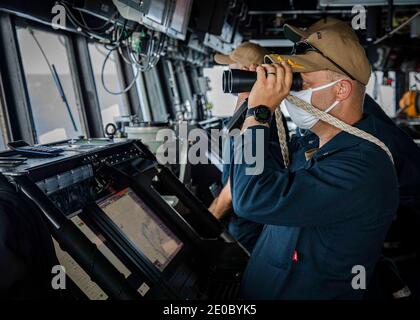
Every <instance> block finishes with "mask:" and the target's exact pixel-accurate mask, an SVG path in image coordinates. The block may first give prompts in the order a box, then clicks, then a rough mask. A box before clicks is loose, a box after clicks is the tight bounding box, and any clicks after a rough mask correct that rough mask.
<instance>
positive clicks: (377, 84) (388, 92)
mask: <svg viewBox="0 0 420 320" xmlns="http://www.w3.org/2000/svg"><path fill="white" fill-rule="evenodd" d="M388 76H389V78H390V79H392V80H393V81H392V84H391V85H384V84H383V80H384V73H383V72H382V71H373V72H372V74H371V76H370V79H369V83H368V84H367V86H366V93H367V94H369V95H370V96H371V97H372V98H374V99H375V100H376V102H377V103H378V104H379V105H380V106H381V108H382V109H383V110H384V111H385V113H386V114H387V115H388V116H389V117H394V116H395V113H396V110H395V106H396V100H395V99H396V95H395V72H393V71H390V72H388Z"/></svg>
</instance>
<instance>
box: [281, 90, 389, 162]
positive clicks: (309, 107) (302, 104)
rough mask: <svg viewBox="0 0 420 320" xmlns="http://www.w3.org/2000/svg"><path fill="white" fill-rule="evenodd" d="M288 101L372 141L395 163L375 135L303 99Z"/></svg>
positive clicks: (350, 132)
mask: <svg viewBox="0 0 420 320" xmlns="http://www.w3.org/2000/svg"><path fill="white" fill-rule="evenodd" d="M286 99H287V101H289V102H290V103H293V104H294V105H296V106H298V107H299V108H301V109H302V110H305V111H307V112H309V113H310V114H312V115H314V116H315V117H317V118H318V119H320V120H322V121H324V122H326V123H328V124H330V125H332V126H334V127H336V128H338V129H340V130H343V131H345V132H347V133H349V134H352V135H354V136H356V137H359V138H362V139H364V140H367V141H370V142H372V143H374V144H376V145H377V146H378V147H380V148H381V149H382V150H384V151H385V152H386V154H387V155H388V156H389V158H390V159H391V162H392V163H394V159H393V157H392V154H391V152H390V151H389V149H388V147H387V146H386V145H385V144H384V143H383V142H382V141H381V140H379V139H378V138H376V137H374V136H373V135H371V134H369V133H367V132H365V131H363V130H360V129H359V128H356V127H353V126H351V125H348V124H347V123H345V122H343V121H341V120H339V119H337V118H335V117H333V116H332V115H330V114H328V113H326V112H324V111H321V110H319V109H317V108H315V107H314V106H312V105H311V104H309V103H307V102H306V101H303V100H302V99H299V98H298V97H295V96H292V95H288V96H287V97H286ZM280 125H282V123H280ZM278 126H279V123H278V122H277V128H278ZM282 126H283V125H282ZM280 145H281V143H280Z"/></svg>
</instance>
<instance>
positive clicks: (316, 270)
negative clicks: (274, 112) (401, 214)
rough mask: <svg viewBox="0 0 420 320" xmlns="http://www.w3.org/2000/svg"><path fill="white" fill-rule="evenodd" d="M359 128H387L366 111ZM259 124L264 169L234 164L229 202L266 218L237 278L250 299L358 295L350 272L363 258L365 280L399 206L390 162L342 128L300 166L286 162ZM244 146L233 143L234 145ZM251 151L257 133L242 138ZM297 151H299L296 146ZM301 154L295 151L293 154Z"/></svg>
mask: <svg viewBox="0 0 420 320" xmlns="http://www.w3.org/2000/svg"><path fill="white" fill-rule="evenodd" d="M355 126H356V127H358V128H360V129H362V130H365V131H366V132H369V133H371V134H373V135H375V136H378V133H379V132H384V131H387V130H389V128H388V127H387V126H386V124H384V123H383V122H381V121H379V120H377V119H375V118H374V117H372V116H369V115H364V117H363V119H362V120H361V121H359V122H358V123H357V124H356V125H355ZM258 129H260V130H264V138H265V139H264V148H265V149H264V171H263V172H262V174H260V175H247V174H246V172H245V169H246V168H247V167H252V166H253V165H248V164H246V163H243V164H231V166H230V178H231V180H230V181H231V190H232V198H233V208H234V210H235V212H236V214H237V215H238V216H240V217H242V218H244V219H248V220H250V221H254V222H257V223H260V224H264V225H265V226H264V229H263V231H262V233H261V235H260V237H259V239H258V241H257V244H256V246H255V248H254V250H253V252H252V255H251V259H250V261H249V264H248V266H247V269H246V272H245V274H244V277H243V283H242V296H243V297H244V298H247V299H360V298H361V297H362V296H363V290H357V289H354V288H353V287H352V279H353V277H354V276H355V274H353V273H352V271H353V268H354V267H355V266H358V265H361V266H363V267H364V268H365V271H366V277H367V279H366V281H367V283H368V282H369V279H370V276H371V274H372V271H373V268H374V266H375V263H376V261H377V259H378V257H379V255H380V251H381V247H382V243H383V240H384V238H385V235H386V233H387V230H388V228H389V225H390V223H391V221H392V219H393V217H394V215H395V212H396V209H397V206H398V186H397V178H396V174H395V169H394V166H393V164H392V162H391V161H390V159H389V157H388V156H387V154H386V153H385V152H384V151H383V150H382V149H380V148H379V147H378V146H376V145H374V144H372V143H371V142H368V141H365V140H363V139H360V138H358V137H355V136H352V135H350V134H347V133H346V132H340V133H339V134H338V135H336V136H335V137H334V138H333V139H331V140H330V141H329V142H328V143H326V144H325V145H324V146H323V147H322V148H320V149H319V151H318V152H316V153H315V154H314V155H313V156H312V158H311V159H310V160H308V161H302V164H303V166H302V167H300V168H297V169H296V168H293V167H292V168H290V169H285V168H283V167H282V166H280V165H279V163H278V161H277V160H276V158H275V156H273V154H272V152H271V150H270V147H269V144H270V141H269V140H270V138H269V137H270V132H269V131H270V129H269V128H267V127H264V126H254V127H252V128H249V129H248V130H247V132H246V135H245V136H246V137H248V138H249V134H252V136H255V134H256V131H257V130H258ZM241 147H242V145H241V144H237V145H235V152H239V150H240V149H241ZM243 147H244V148H245V149H247V148H252V149H253V150H255V147H256V146H255V139H245V143H244V144H243ZM300 156H302V153H300ZM292 157H294V158H297V159H299V154H292Z"/></svg>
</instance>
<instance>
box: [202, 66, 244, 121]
mask: <svg viewBox="0 0 420 320" xmlns="http://www.w3.org/2000/svg"><path fill="white" fill-rule="evenodd" d="M226 69H227V68H226V66H214V67H212V68H204V70H203V73H204V76H205V77H208V78H209V80H210V88H211V90H210V91H208V92H207V98H208V100H209V102H210V103H211V104H212V105H213V108H212V114H213V115H214V116H216V117H230V116H231V115H232V114H233V112H234V110H235V105H236V96H234V95H233V94H226V93H224V92H223V90H222V73H223V71H224V70H226Z"/></svg>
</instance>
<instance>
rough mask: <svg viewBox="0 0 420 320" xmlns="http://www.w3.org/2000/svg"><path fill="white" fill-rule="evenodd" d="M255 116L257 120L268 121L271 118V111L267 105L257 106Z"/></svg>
mask: <svg viewBox="0 0 420 320" xmlns="http://www.w3.org/2000/svg"><path fill="white" fill-rule="evenodd" d="M254 117H255V119H256V120H257V121H260V122H268V121H270V119H271V111H270V109H268V108H267V107H263V106H261V107H257V108H255V110H254Z"/></svg>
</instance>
